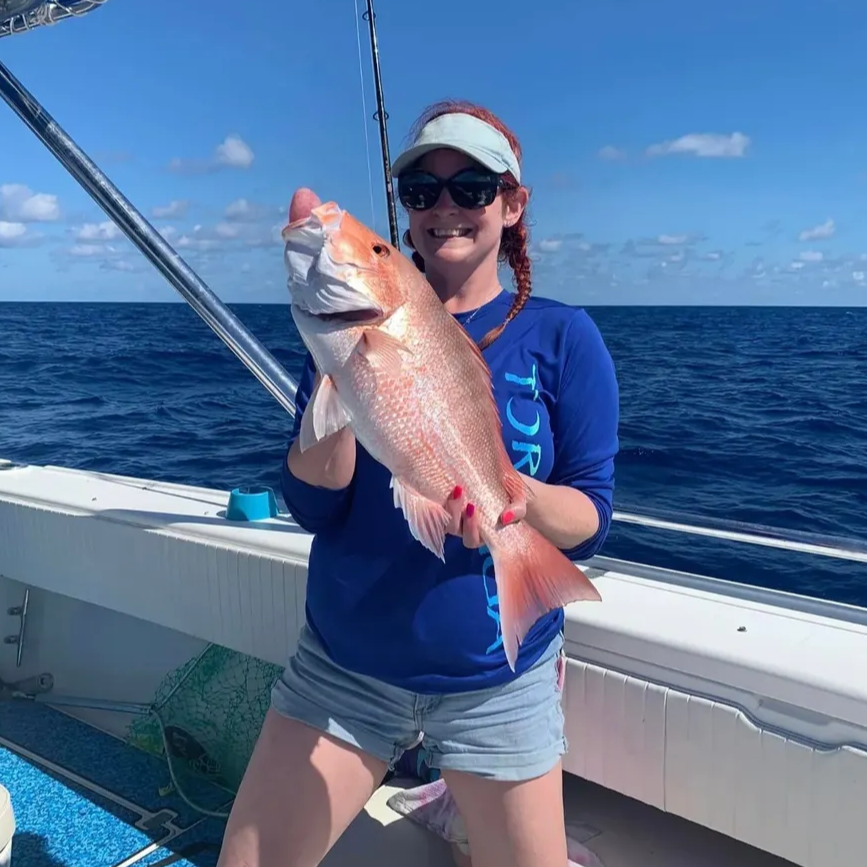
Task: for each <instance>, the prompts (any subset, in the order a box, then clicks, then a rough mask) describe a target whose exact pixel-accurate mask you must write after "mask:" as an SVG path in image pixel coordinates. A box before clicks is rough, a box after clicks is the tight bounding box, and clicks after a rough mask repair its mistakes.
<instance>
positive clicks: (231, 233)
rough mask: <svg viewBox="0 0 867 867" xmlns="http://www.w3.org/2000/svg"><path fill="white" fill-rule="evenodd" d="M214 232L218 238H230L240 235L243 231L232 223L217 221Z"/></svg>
mask: <svg viewBox="0 0 867 867" xmlns="http://www.w3.org/2000/svg"><path fill="white" fill-rule="evenodd" d="M214 233H215V234H216V235H217V237H218V238H226V239H227V240H228V239H231V238H237V237H239V236H240V234H241V231H240V229H238V227H237V226H233V225H232V224H231V223H217V225H216V226H214Z"/></svg>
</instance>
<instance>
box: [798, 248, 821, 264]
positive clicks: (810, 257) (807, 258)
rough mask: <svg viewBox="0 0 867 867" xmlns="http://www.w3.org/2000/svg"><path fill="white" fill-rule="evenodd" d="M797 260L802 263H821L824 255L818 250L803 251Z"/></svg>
mask: <svg viewBox="0 0 867 867" xmlns="http://www.w3.org/2000/svg"><path fill="white" fill-rule="evenodd" d="M798 258H799V259H800V260H801V261H802V262H821V261H822V260H823V259H824V258H825V254H824V253H822V252H821V251H819V250H804V252H803V253H801V254H800V255H799V256H798Z"/></svg>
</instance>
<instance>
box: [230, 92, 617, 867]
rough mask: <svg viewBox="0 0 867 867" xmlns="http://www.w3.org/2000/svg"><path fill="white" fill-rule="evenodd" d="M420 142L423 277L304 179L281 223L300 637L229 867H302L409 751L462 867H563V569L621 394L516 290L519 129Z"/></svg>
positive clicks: (412, 189) (462, 132)
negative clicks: (453, 806) (293, 411)
mask: <svg viewBox="0 0 867 867" xmlns="http://www.w3.org/2000/svg"><path fill="white" fill-rule="evenodd" d="M413 138H414V140H413V143H412V145H411V146H410V147H409V148H408V149H407V150H406V151H405V152H404V153H403V154H401V155H400V156H399V157H398V159H397V160H396V161H395V164H394V166H395V175H396V177H397V182H398V192H399V197H400V201H401V203H402V204H403V206H404V207H405V208H406V209H407V211H408V212H409V223H410V231H409V236H408V238H407V240H408V241H409V240H411V241H412V244H413V247H414V253H413V260H414V262H415V265H413V263H412V262H410V261H409V260H408V259H406V258H405V257H404V256H402V255H401V254H400V253H399V251H397V250H395V249H394V248H392V247H391V246H390V245H388V244H387V243H386V242H385V241H383V240H382V239H381V238H379V237H378V236H376V235H375V234H374V233H372V232H370V231H369V230H368V229H367V228H366V227H364V226H362V225H361V224H359V223H358V222H357V221H355V220H354V219H353V218H351V217H350V216H349V215H347V214H345V213H344V212H342V211H341V209H340V208H338V207H337V206H336V205H334V204H326V205H321V204H320V203H319V200H318V199H317V198H316V197H315V195H314V194H312V192H311V191H309V190H299V191H298V192H297V193H296V195H295V197H294V199H293V208H292V209H291V220H290V225H289V226H288V227H287V229H286V232H285V233H284V240H285V241H286V263H287V267H288V269H289V272H290V277H291V279H290V281H289V282H290V291H291V293H292V299H293V300H292V312H293V316H294V317H295V318H296V322H297V323H298V326H299V331H300V332H301V333H302V337H303V339H304V342H305V344H307V346H308V349H309V350H310V354H309V355H308V358H307V363H306V366H305V371H304V374H303V376H302V378H301V382H300V384H299V388H298V396H297V401H298V415H297V417H296V420H295V425H294V429H293V434H292V442H291V445H290V447H289V450H288V454H287V456H286V460H285V461H284V463H283V468H282V479H283V496H284V498H285V500H286V503H287V505H288V506H289V509H290V510H291V512H292V514H293V516H294V517H295V519H296V521H297V522H298V523H299V524H300V525H301V526H302V527H304V528H305V529H307V530H308V531H310V532H312V533H313V534H314V540H313V544H312V547H311V552H310V561H309V570H308V579H307V598H306V615H307V625H306V627H305V629H304V631H303V634H302V636H301V639H300V642H299V646H298V649H297V651H296V653H295V654H294V655H293V657H292V658H291V659H290V661H289V664H288V665H287V667H286V670H285V672H284V674H283V676H282V677H281V679H280V680H279V681H278V682H277V684H276V685H275V688H274V690H273V695H272V707H271V710H270V712H269V714H268V718H267V720H266V723H265V726H264V728H263V731H262V735H261V737H260V740H259V742H258V744H257V746H256V749H255V751H254V754H253V758H252V760H251V762H250V765H249V767H248V770H247V774H246V776H245V779H244V781H243V783H242V785H241V788H240V790H239V793H238V798H237V799H236V801H235V805H234V808H233V812H232V816H231V818H230V820H229V824H228V828H227V832H226V837H225V843H224V847H223V852H222V855H221V861H220V863H221V865H222V867H240V865H245V867H266V865H271V864H278V863H279V864H281V865H285V867H315V865H317V864H319V863H320V861H321V860H322V858H323V857H324V856H325V854H326V853H327V852H328V851H329V850H330V848H331V847H332V846H333V844H334V842H335V841H336V840H337V838H338V837H339V836H340V835H341V834H342V833H343V831H344V830H345V828H346V827H347V826H348V824H349V823H350V822H351V821H352V819H353V818H354V817H355V815H356V814H357V813H358V811H359V810H360V809H361V808H362V806H363V805H364V803H365V802H366V801H367V799H368V798H369V797H370V795H371V793H372V792H373V790H374V788H375V787H376V786H377V784H378V783H379V782H380V781H381V780H382V777H383V775H384V774H385V772H386V771H387V770H388V768H389V767H394V765H395V763H396V762H397V761H398V759H399V758H400V756H401V755H402V754H403V753H404V751H406V750H407V749H410V748H412V747H413V746H415V745H417V744H419V743H421V744H423V746H424V748H425V750H426V753H427V755H428V757H429V759H428V760H429V763H430V764H431V766H432V767H435V768H437V769H439V770H440V771H441V772H442V775H443V778H444V779H445V781H446V783H447V785H448V787H449V789H450V791H451V792H452V793H453V795H454V798H455V802H456V803H457V805H458V807H459V808H460V811H461V814H462V815H463V817H464V819H465V822H466V827H467V832H468V837H469V845H470V850H471V853H472V859H473V865H474V867H566V864H567V849H566V836H565V829H564V818H563V802H562V770H561V757H562V755H563V753H564V751H565V750H566V742H565V738H564V733H563V722H564V721H563V711H562V708H561V694H560V690H561V687H562V673H563V668H562V666H563V661H562V647H563V635H562V630H563V623H564V615H563V607H562V606H563V605H564V604H566V603H567V602H568V601H570V600H578V599H585V600H590V599H598V594H597V592H596V590H595V588H594V587H593V586H592V584H591V583H590V582H589V581H588V580H587V579H585V578H584V577H579V576H581V575H582V573H581V572H580V571H579V570H577V569H575V567H574V565H573V564H572V563H570V562H569V559H573V560H576V559H577V560H582V559H586V558H589V557H591V556H592V555H593V554H594V553H595V552H596V551H598V549H599V547H600V546H601V544H602V542H603V541H604V539H605V537H606V535H607V533H608V528H609V525H610V521H611V511H612V490H613V485H614V478H613V477H614V465H613V460H614V456H615V454H616V452H617V447H618V440H617V424H618V388H617V381H616V377H615V373H614V367H613V364H612V361H611V358H610V356H609V353H608V351H607V349H606V347H605V345H604V343H603V341H602V338H601V336H600V334H599V331H598V329H597V328H596V326H595V325H594V323H593V322H592V321H591V319H590V318H589V316H588V315H587V313H586V312H584V311H583V310H581V309H580V308H576V307H573V306H570V305H568V304H563V303H560V302H557V301H552V300H549V299H545V298H538V297H531V288H532V286H531V272H530V260H529V257H528V256H527V230H526V226H525V223H524V219H525V210H526V205H527V202H528V200H529V192H528V190H527V188H526V187H525V186H524V185H523V183H522V178H521V165H520V157H521V151H520V147H519V145H518V142H517V139H516V138H515V136H514V135H513V134H512V133H511V132H510V131H509V130H508V129H507V128H506V127H505V126H504V125H503V124H502V123H501V122H500V121H499V120H498V119H497V118H495V117H494V116H493V115H492V114H490V112H488V111H486V110H484V109H482V108H479V107H477V106H473V105H469V104H466V103H447V104H438V105H437V106H434V107H433V108H432V109H430V110H428V111H427V112H426V113H425V114H424V115H423V116H422V119H421V121H420V124H419V126H418V129H417V130H416V132H415V135H414V137H413ZM504 262H505V263H508V264H509V265H510V266H511V267H512V269H513V272H514V274H515V283H516V288H517V292H516V293H514V294H513V293H512V292H509V291H507V290H506V289H504V288H503V287H502V286H501V285H500V282H499V272H498V267H499V265H500V264H501V263H504ZM420 271H422V272H423V273H424V276H425V277H426V278H427V281H428V283H429V285H428V284H426V283H425V282H424V280H423V279H422V277H421V274H420V273H419V272H420ZM430 287H433V291H431V289H430ZM359 310H361V311H374V310H375V311H376V313H377V314H378V318H377V319H376V320H375V321H374V320H371V321H370V322H368V323H364V324H361V323H359V322H357V321H347V320H346V319H345V314H346V313H347V312H350V311H351V312H353V314H355V313H357V312H358V311H359ZM334 313H338V314H341V316H343V317H344V319H343V321H338V322H335V321H330V322H329V321H325V320H324V319H323V314H324V315H326V316H327V315H332V314H334ZM492 386H493V387H492ZM419 419H420V420H421V421H420V420H419ZM497 440H499V442H498V441H497ZM396 507H399V508H396ZM558 549H559V550H558ZM564 554H565V555H567V556H566V557H564V556H563V555H564ZM567 558H568V559H567ZM522 639H523V640H522Z"/></svg>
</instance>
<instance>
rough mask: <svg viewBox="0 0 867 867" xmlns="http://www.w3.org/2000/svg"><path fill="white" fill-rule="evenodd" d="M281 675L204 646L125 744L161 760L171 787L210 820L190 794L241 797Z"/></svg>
mask: <svg viewBox="0 0 867 867" xmlns="http://www.w3.org/2000/svg"><path fill="white" fill-rule="evenodd" d="M282 671H283V666H280V665H274V664H273V663H270V662H264V661H262V660H261V659H257V658H255V657H253V656H247V655H246V654H243V653H238V652H237V651H234V650H229V649H228V648H225V647H222V646H220V645H216V644H211V645H208V647H206V648H205V650H204V651H203V652H202V653H201V654H200V655H199V656H197V657H194V658H193V659H191V660H190V661H189V662H187V663H185V664H184V665H182V666H181V667H180V668H178V669H176V670H174V671H172V672H170V673H169V674H168V675H167V676H166V677H165V678H164V680H163V682H162V683H161V684H160V686H159V688H158V689H157V693H156V696H155V698H154V702H153V705H152V707H151V713H150V714H149V715H147V716H142V717H139V718H137V719H134V720H133V721H132V722H131V723H130V725H129V728H128V732H127V740H128V742H129V743H131V744H132V745H134V746H136V747H138V748H140V749H142V750H145V751H147V752H150V753H153V754H155V755H159V756H161V757H164V758H165V759H166V761H167V762H168V764H169V770H170V774H171V782H172V786H173V787H174V788H175V789H176V790H177V791H178V793H179V794H180V795H181V796H182V797H183V798H184V800H185V801H187V802H188V803H190V804H191V806H194V807H196V809H200V810H201V811H202V812H212V811H211V810H209V809H207V808H204V807H201V806H200V805H199V804H197V803H195V801H194V798H193V797H192V796H191V795H190V793H191V792H194V791H195V789H196V781H197V780H198V781H203V780H208V781H209V782H212V783H216V784H217V785H219V786H220V787H222V788H225V789H228V790H229V791H230V792H232V793H234V792H236V791H237V790H238V786H239V785H240V783H241V778H242V777H243V776H244V770H245V769H246V767H247V763H248V762H249V761H250V755H251V754H252V752H253V747H254V746H255V744H256V738H257V737H258V736H259V731H260V729H261V728H262V723H263V722H264V720H265V714H266V713H267V711H268V707H269V706H270V701H271V687H272V686H273V684H274V681H275V680H276V679H277V678H278V677H279V676H280V674H281V673H282ZM220 815H222V813H221V814H220Z"/></svg>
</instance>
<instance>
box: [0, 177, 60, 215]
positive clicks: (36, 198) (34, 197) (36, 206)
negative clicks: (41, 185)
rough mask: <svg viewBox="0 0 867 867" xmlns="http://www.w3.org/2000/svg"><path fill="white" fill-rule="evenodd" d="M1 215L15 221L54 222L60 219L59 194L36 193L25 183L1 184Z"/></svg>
mask: <svg viewBox="0 0 867 867" xmlns="http://www.w3.org/2000/svg"><path fill="white" fill-rule="evenodd" d="M0 217H2V218H3V219H4V220H7V221H10V222H13V223H52V222H55V221H56V220H59V219H60V204H59V202H58V200H57V196H54V195H50V194H49V193H34V192H33V191H32V190H31V189H30V188H29V187H25V186H24V185H23V184H0Z"/></svg>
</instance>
